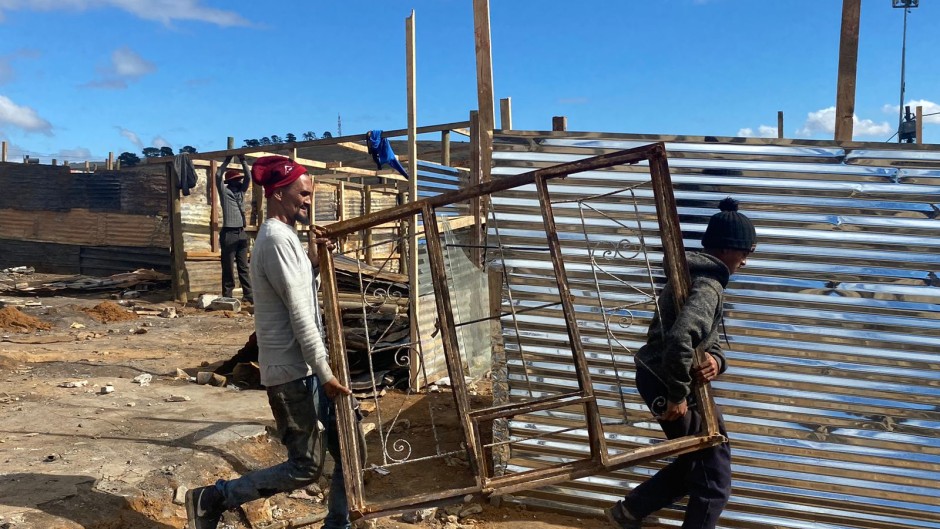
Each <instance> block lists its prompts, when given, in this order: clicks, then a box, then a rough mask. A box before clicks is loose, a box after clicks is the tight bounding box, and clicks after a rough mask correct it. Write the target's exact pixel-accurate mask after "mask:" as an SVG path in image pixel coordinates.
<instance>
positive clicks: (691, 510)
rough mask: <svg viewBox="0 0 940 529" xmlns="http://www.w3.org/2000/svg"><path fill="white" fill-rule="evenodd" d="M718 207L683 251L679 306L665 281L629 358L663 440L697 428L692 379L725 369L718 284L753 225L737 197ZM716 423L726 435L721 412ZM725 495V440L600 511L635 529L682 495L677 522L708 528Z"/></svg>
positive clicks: (740, 262) (620, 528) (752, 234)
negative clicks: (697, 355)
mask: <svg viewBox="0 0 940 529" xmlns="http://www.w3.org/2000/svg"><path fill="white" fill-rule="evenodd" d="M718 207H719V209H720V210H721V211H720V212H718V213H716V214H714V215H712V217H711V219H710V220H709V221H708V227H707V228H706V229H705V235H704V236H703V237H702V246H703V248H704V250H703V251H702V252H688V253H687V254H686V258H687V261H688V264H689V273H690V275H691V277H692V286H691V289H690V290H689V297H688V299H687V300H686V302H685V306H683V307H682V310H676V309H677V307H676V303H675V297H674V294H673V289H672V285H671V284H670V283H666V286H665V288H664V289H663V291H662V293H661V294H660V296H659V306H658V308H657V311H656V315H655V316H654V317H653V320H652V322H650V326H649V331H648V332H647V337H646V345H644V346H643V347H641V348H640V350H639V351H638V352H637V353H636V357H635V358H636V386H637V390H639V392H640V395H641V396H642V397H643V400H644V401H645V402H646V405H647V407H649V409H650V411H652V412H653V415H654V416H655V417H656V419H657V420H658V421H659V424H660V426H661V427H662V429H663V432H664V433H665V434H666V437H668V438H669V439H676V438H678V437H685V436H688V435H694V434H696V433H698V432H699V430H700V429H701V425H702V416H701V413H700V412H699V410H698V403H697V402H696V401H695V396H694V394H693V393H692V391H691V386H692V384H693V383H694V382H698V383H705V382H709V381H711V380H713V379H714V378H715V377H717V376H718V375H720V374H721V373H724V371H725V369H726V368H727V362H726V360H725V356H724V353H723V352H722V350H721V344H720V342H719V340H718V338H719V332H718V327H719V325H720V323H721V313H722V299H723V295H724V290H725V287H726V286H727V285H728V279H729V278H730V276H731V275H732V274H734V273H735V272H737V271H738V270H739V269H740V268H741V267H743V266H744V265H746V264H747V257H748V256H749V255H750V254H751V252H753V251H754V249H755V248H756V245H757V233H756V231H755V230H754V225H753V224H752V223H751V220H750V219H748V218H747V217H746V216H745V215H744V214H742V213H739V212H738V202H737V201H736V200H734V199H733V198H731V197H728V198H726V199H724V200H722V201H721V202H720V203H719V204H718ZM698 348H702V349H703V350H705V351H706V352H707V353H708V362H706V363H705V364H703V365H697V366H693V365H692V362H693V352H694V351H695V349H698ZM718 426H719V430H720V432H721V433H722V435H725V436H727V433H726V431H725V425H724V421H723V419H722V417H721V412H720V411H718ZM730 494H731V448H730V447H729V446H728V443H724V444H721V445H717V446H712V447H709V448H705V449H702V450H698V451H695V452H690V453H687V454H684V455H681V456H679V457H677V458H676V459H675V461H673V462H672V463H670V464H669V465H666V466H665V467H663V468H662V469H661V470H660V471H659V472H657V473H656V474H655V475H654V476H653V477H651V478H650V479H648V480H647V481H646V482H644V483H642V484H640V485H639V486H637V487H636V488H635V489H633V490H632V491H631V492H630V493H629V494H628V495H627V496H626V497H625V498H624V499H623V501H618V502H617V503H616V504H614V505H613V506H612V507H610V508H608V509H607V510H606V511H605V512H606V513H607V518H608V519H609V520H610V522H611V524H613V526H614V527H615V528H617V529H640V528H641V527H642V523H643V519H644V518H646V517H647V516H649V515H650V514H652V513H654V512H656V511H658V510H660V509H662V508H663V507H667V506H669V505H671V504H673V503H674V502H676V501H678V500H680V499H682V498H683V497H685V496H688V497H689V502H688V506H687V507H686V512H685V521H684V522H683V524H682V527H683V529H712V528H714V527H715V526H716V524H717V523H718V519H719V517H720V516H721V511H722V510H723V509H724V507H725V504H727V503H728V497H729V496H730Z"/></svg>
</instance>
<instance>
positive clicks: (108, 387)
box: [98, 384, 114, 395]
mask: <svg viewBox="0 0 940 529" xmlns="http://www.w3.org/2000/svg"><path fill="white" fill-rule="evenodd" d="M98 393H100V394H102V395H108V394H110V393H114V386H112V385H111V384H106V385H104V386H101V389H100V390H99V391H98Z"/></svg>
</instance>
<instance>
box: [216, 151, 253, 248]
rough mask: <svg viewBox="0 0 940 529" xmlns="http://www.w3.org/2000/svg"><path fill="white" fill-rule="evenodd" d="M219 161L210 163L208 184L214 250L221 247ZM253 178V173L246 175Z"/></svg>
mask: <svg viewBox="0 0 940 529" xmlns="http://www.w3.org/2000/svg"><path fill="white" fill-rule="evenodd" d="M218 164H219V162H217V161H215V160H211V161H210V163H209V176H208V178H207V182H206V185H207V186H208V187H209V248H211V249H212V251H213V252H214V251H216V250H218V249H219V200H220V199H221V197H219V183H218V181H216V178H215V173H216V172H217V171H218V170H219V167H218ZM245 178H251V175H245Z"/></svg>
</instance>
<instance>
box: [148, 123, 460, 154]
mask: <svg viewBox="0 0 940 529" xmlns="http://www.w3.org/2000/svg"><path fill="white" fill-rule="evenodd" d="M469 126H470V123H468V122H466V121H455V122H453V123H441V124H439V125H425V126H423V127H418V130H417V132H418V134H427V133H429V132H440V131H442V130H451V131H454V132H457V133H458V134H460V130H462V129H461V128H462V127H463V128H466V127H469ZM407 135H408V129H393V130H385V131H382V136H383V137H385V138H395V137H399V136H407ZM464 135H465V136H466V135H467V133H464ZM365 140H366V134H365V133H363V134H352V135H349V136H337V137H335V138H323V139H319V140H310V141H297V142H294V143H279V144H277V145H265V146H261V147H239V148H237V149H226V150H223V151H208V152H200V153H194V154H192V155H191V156H190V159H191V160H211V159H213V158H218V159H221V158H225V157H226V156H230V155H232V156H235V155H239V154H244V155H246V156H247V155H248V154H250V153H257V154H256V155H257V156H268V155H271V154H280V153H283V152H289V151H290V150H291V149H303V148H307V147H318V146H321V145H336V144H337V143H344V142H350V141H365ZM172 160H173V158H172V157H170V156H163V157H159V158H147V159H145V160H144V162H145V163H147V164H153V163H166V162H169V161H172ZM305 165H306V164H305Z"/></svg>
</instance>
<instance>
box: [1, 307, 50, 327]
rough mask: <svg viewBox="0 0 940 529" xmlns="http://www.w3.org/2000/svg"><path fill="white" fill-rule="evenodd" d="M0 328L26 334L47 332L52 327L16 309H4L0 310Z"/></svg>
mask: <svg viewBox="0 0 940 529" xmlns="http://www.w3.org/2000/svg"><path fill="white" fill-rule="evenodd" d="M0 328H3V329H6V330H8V331H17V332H22V333H28V332H33V331H39V330H43V331H47V330H49V329H51V328H52V325H50V324H48V323H46V322H44V321H42V320H40V319H39V318H37V317H35V316H30V315H29V314H26V313H25V312H23V311H21V310H20V309H18V308H16V307H4V308H2V309H0Z"/></svg>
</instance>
